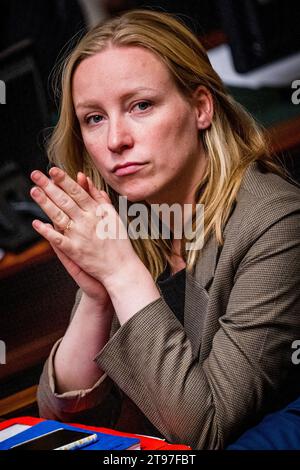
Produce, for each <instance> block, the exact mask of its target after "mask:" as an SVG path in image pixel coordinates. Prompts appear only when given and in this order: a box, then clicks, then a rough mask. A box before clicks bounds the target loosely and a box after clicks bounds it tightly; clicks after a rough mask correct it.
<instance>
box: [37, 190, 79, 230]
mask: <svg viewBox="0 0 300 470" xmlns="http://www.w3.org/2000/svg"><path fill="white" fill-rule="evenodd" d="M30 195H31V197H32V199H33V200H34V201H35V202H36V203H37V204H38V205H39V206H40V208H41V209H42V210H43V211H44V212H45V214H47V216H48V217H49V219H51V221H52V222H53V224H54V225H55V227H56V228H57V229H58V230H63V229H64V227H66V226H67V224H68V222H69V221H70V217H69V216H68V215H66V214H65V212H64V211H62V210H61V209H60V208H59V207H57V206H56V205H55V204H54V203H53V202H52V201H51V199H49V198H48V197H47V195H46V194H45V193H44V191H43V190H42V189H41V188H38V187H37V186H35V187H33V188H32V189H31V190H30ZM46 225H47V224H46ZM48 225H50V224H48ZM52 228H53V227H52Z"/></svg>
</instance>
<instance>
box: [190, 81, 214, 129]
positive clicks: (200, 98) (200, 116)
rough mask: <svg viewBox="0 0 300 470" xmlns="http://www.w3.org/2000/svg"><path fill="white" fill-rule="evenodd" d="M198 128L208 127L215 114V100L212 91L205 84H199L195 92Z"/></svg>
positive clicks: (194, 99)
mask: <svg viewBox="0 0 300 470" xmlns="http://www.w3.org/2000/svg"><path fill="white" fill-rule="evenodd" d="M193 103H194V107H195V111H196V118H197V124H198V129H201V130H202V129H207V128H208V127H209V126H210V125H211V121H212V118H213V115H214V102H213V97H212V94H211V92H210V91H209V90H208V89H207V88H206V87H205V86H202V85H200V86H198V88H197V89H196V90H195V91H194V93H193Z"/></svg>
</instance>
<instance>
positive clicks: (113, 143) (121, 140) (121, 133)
mask: <svg viewBox="0 0 300 470" xmlns="http://www.w3.org/2000/svg"><path fill="white" fill-rule="evenodd" d="M107 147H108V149H109V150H110V151H111V152H113V153H117V154H120V153H122V152H123V151H124V150H126V149H129V148H131V147H133V135H132V132H131V131H130V127H129V125H128V124H126V119H125V117H123V118H120V117H118V118H116V117H115V118H111V119H110V121H109V127H108V135H107Z"/></svg>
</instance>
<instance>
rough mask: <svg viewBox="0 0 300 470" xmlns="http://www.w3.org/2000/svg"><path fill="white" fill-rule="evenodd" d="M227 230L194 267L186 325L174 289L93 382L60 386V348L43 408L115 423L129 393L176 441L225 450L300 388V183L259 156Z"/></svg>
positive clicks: (49, 369)
mask: <svg viewBox="0 0 300 470" xmlns="http://www.w3.org/2000/svg"><path fill="white" fill-rule="evenodd" d="M224 235H225V241H224V245H223V246H222V247H218V246H217V243H216V240H215V238H214V237H211V238H210V239H209V240H208V242H207V243H206V245H205V247H204V249H203V252H202V255H201V257H200V258H199V261H198V263H197V265H196V267H195V269H194V271H193V273H187V276H186V294H185V315H184V327H183V326H182V325H181V323H180V322H179V321H178V320H177V318H176V317H175V315H174V314H173V312H172V311H171V310H170V308H169V307H168V305H167V304H166V302H165V301H164V299H163V298H162V297H161V298H159V299H158V300H155V301H154V302H152V303H150V304H149V305H147V306H146V307H145V308H143V309H142V310H140V311H139V312H137V313H136V314H135V315H134V316H133V317H132V318H131V319H130V320H129V321H128V322H127V323H125V324H124V325H123V326H122V327H120V328H118V329H117V330H116V328H115V329H114V330H113V332H112V336H111V338H110V340H109V341H108V343H107V344H106V346H105V347H104V348H103V349H102V350H101V351H99V354H98V355H97V356H96V358H95V361H96V362H97V364H98V365H99V367H100V368H101V369H102V370H104V371H105V372H106V375H105V376H103V377H102V378H101V379H100V380H99V382H98V383H97V384H95V386H94V387H93V388H92V389H90V390H80V391H74V392H68V393H65V394H63V395H58V394H56V393H55V375H54V370H53V364H52V361H53V356H54V354H55V350H56V348H57V345H55V347H54V348H53V351H52V353H51V356H50V358H49V360H48V361H47V363H46V365H45V368H44V372H43V375H42V377H41V382H40V386H39V390H38V402H39V407H40V413H41V416H44V417H46V418H54V419H62V420H67V421H71V420H73V421H74V420H75V419H77V420H78V419H80V416H85V418H86V416H88V419H89V421H90V422H91V423H93V424H97V423H101V424H102V425H103V424H108V425H112V424H113V422H114V421H113V420H114V419H115V418H116V416H117V415H118V413H119V409H118V406H117V405H116V403H117V402H118V401H117V399H116V398H117V393H116V390H121V391H122V392H123V393H124V394H125V395H126V396H128V397H129V398H130V399H131V400H132V402H134V403H135V405H137V407H138V409H139V410H140V411H141V412H142V414H143V416H144V420H145V422H147V420H149V421H150V422H151V423H152V424H153V425H154V426H155V427H156V429H157V430H158V431H159V432H160V433H161V434H162V435H163V436H165V438H166V439H167V440H169V441H170V442H181V443H185V444H189V445H191V446H192V447H193V448H194V449H219V448H224V447H225V446H226V445H227V444H228V443H230V442H232V441H233V440H234V439H235V438H236V437H238V435H240V434H241V433H242V432H243V431H244V430H245V429H246V428H248V427H250V426H251V425H253V424H254V423H256V422H257V421H258V420H259V419H260V418H261V417H262V416H263V415H264V414H266V413H267V412H269V411H272V410H274V409H275V408H278V407H281V406H283V405H284V404H285V403H287V402H288V401H289V400H291V399H293V398H295V397H296V396H297V395H299V394H300V366H296V365H294V364H293V363H292V360H291V356H292V353H293V349H292V343H293V341H294V340H297V339H300V190H299V189H298V188H297V187H296V186H293V185H291V184H289V183H288V182H286V181H284V180H283V179H282V178H280V177H278V176H276V175H274V174H270V173H268V174H265V173H262V172H261V171H260V170H259V169H258V166H257V164H255V163H254V164H253V163H252V164H251V165H250V166H249V168H248V170H247V172H246V174H245V176H244V178H243V182H242V185H241V188H240V190H239V193H238V197H237V201H236V205H235V207H234V209H233V211H232V214H231V216H230V219H229V221H228V223H227V225H226V228H225V233H224ZM79 298H80V294H79V295H78V296H77V302H76V304H75V307H74V309H75V308H76V305H77V304H78V301H79ZM129 300H130V299H129ZM78 346H79V347H84V345H78ZM80 413H81V414H80ZM113 414H114V415H115V416H112V415H113ZM130 424H131V423H130V421H128V429H127V430H128V431H130V430H131V426H130Z"/></svg>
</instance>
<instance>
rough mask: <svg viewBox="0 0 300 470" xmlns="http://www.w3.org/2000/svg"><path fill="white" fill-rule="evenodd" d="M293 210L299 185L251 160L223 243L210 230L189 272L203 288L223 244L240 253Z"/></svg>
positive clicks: (299, 202)
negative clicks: (193, 266)
mask: <svg viewBox="0 0 300 470" xmlns="http://www.w3.org/2000/svg"><path fill="white" fill-rule="evenodd" d="M294 212H300V189H299V188H298V187H297V186H294V185H292V184H290V183H289V182H287V181H286V180H284V179H283V178H281V177H280V176H277V175H275V174H273V173H262V172H261V171H260V169H259V168H258V165H257V163H255V162H254V163H251V164H250V165H249V167H248V169H247V170H246V172H245V174H244V177H243V181H242V183H241V187H240V189H239V192H238V194H237V199H236V202H235V204H234V207H233V208H232V212H231V215H230V217H229V219H228V221H227V223H226V226H225V229H224V240H225V242H226V243H225V242H224V245H226V246H224V245H223V246H220V245H218V244H217V241H216V238H215V235H214V234H212V235H211V236H210V237H209V239H208V240H207V242H206V243H205V245H204V247H203V249H202V250H201V254H200V256H199V258H198V261H197V263H196V265H195V268H194V270H193V271H192V273H190V275H191V276H193V277H194V279H195V281H196V282H197V283H199V284H200V285H201V286H202V287H204V288H206V289H207V288H208V287H209V285H210V283H211V282H212V279H213V277H214V272H215V269H216V266H217V263H218V259H219V256H220V253H221V251H222V250H223V248H224V249H226V250H230V251H231V252H232V253H234V252H239V256H241V255H242V252H246V251H247V250H248V249H249V247H250V246H251V245H252V244H253V243H254V242H255V240H256V239H257V238H259V237H260V236H261V235H262V233H263V232H264V231H265V230H267V229H268V228H269V227H271V226H272V225H273V224H274V223H276V221H279V220H280V219H281V218H283V217H285V216H287V215H288V214H292V213H294Z"/></svg>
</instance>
